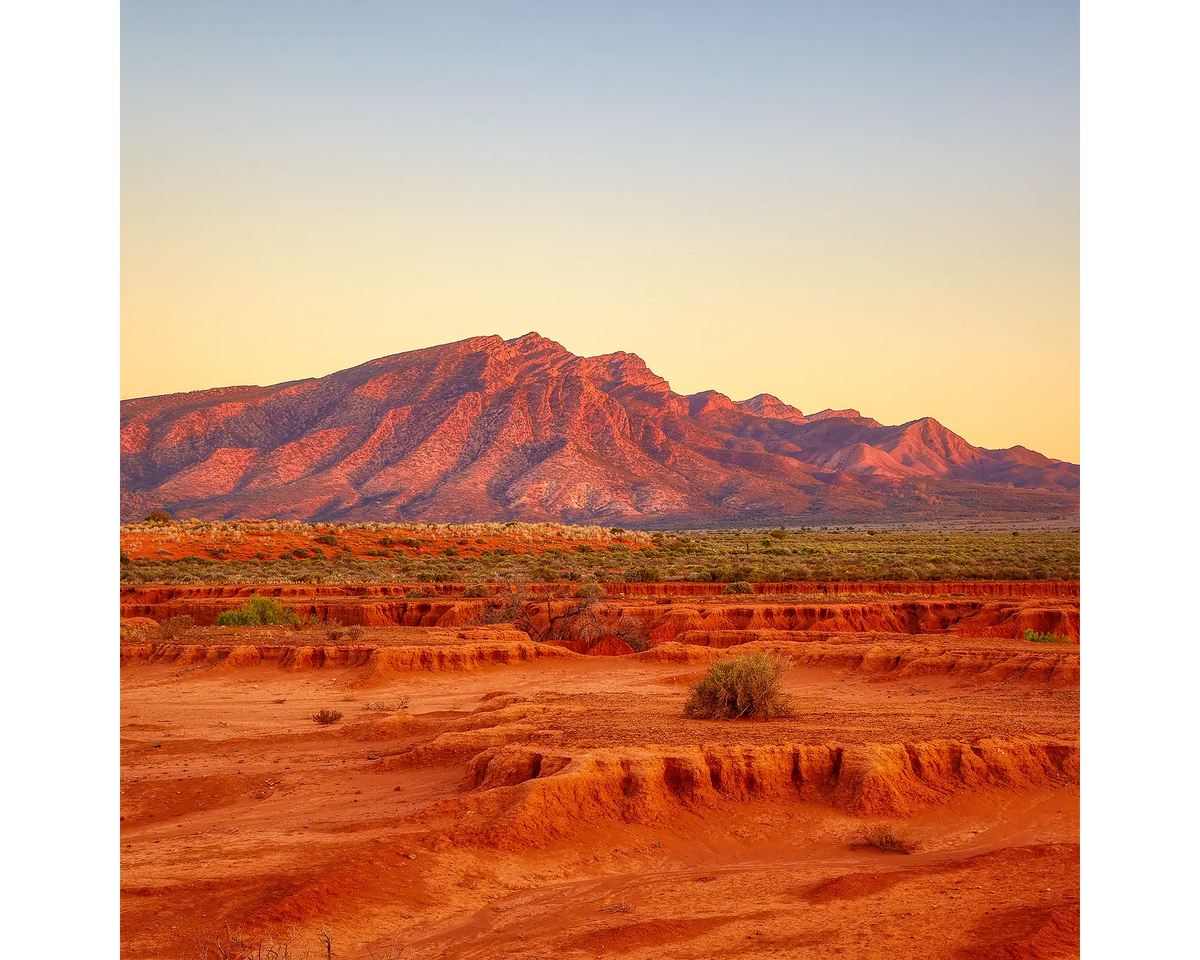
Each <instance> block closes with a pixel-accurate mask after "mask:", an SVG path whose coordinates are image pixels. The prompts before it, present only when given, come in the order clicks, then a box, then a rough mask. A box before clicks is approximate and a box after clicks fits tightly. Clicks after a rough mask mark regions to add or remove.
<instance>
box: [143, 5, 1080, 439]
mask: <svg viewBox="0 0 1200 960" xmlns="http://www.w3.org/2000/svg"><path fill="white" fill-rule="evenodd" d="M146 9H152V8H146ZM146 9H143V10H140V11H139V10H138V9H136V7H135V8H134V9H133V10H132V11H131V16H133V17H135V18H136V15H138V14H145V13H146ZM278 9H279V10H280V11H283V12H286V10H287V8H286V6H284V7H280V8H278ZM731 9H732V8H731ZM731 15H732V14H731ZM129 20H130V16H126V17H124V18H123V29H126V30H133V29H134V28H135V26H136V24H131V25H127V21H129ZM1076 26H1077V25H1076ZM156 29H157V30H158V31H159V33H160V34H161V33H162V32H163V31H164V30H165V28H164V27H162V25H161V24H159V25H158V26H157V27H156ZM146 32H147V34H148V35H149V34H153V33H154V31H152V30H150V28H149V27H147V28H146ZM180 36H183V34H180ZM189 42H190V41H189ZM306 42H315V41H312V40H311V38H309V40H308V41H306ZM714 42H717V41H714ZM126 46H127V47H128V48H129V49H130V50H131V51H133V52H132V53H131V54H129V53H127V54H126V57H127V58H128V57H130V56H132V57H133V58H134V60H135V65H136V66H137V68H138V69H137V71H136V72H137V76H135V77H132V78H129V79H127V80H126V82H125V92H124V93H123V96H124V97H125V98H126V99H127V100H130V101H132V104H131V106H130V107H129V108H128V110H127V113H128V116H129V120H128V121H127V122H126V124H125V127H126V128H127V129H125V130H124V131H123V137H124V144H123V158H122V163H123V167H122V196H121V203H122V329H121V395H122V398H130V397H138V396H148V395H154V394H161V393H172V392H181V391H187V390H196V389H205V388H209V387H219V386H228V385H233V384H243V383H257V384H269V383H276V382H282V381H286V380H295V379H300V378H304V377H314V376H323V375H325V374H328V373H332V372H334V371H335V370H339V369H343V368H345V367H349V366H354V365H356V364H359V363H363V362H365V361H367V360H371V359H374V358H376V357H379V356H384V355H387V354H391V353H399V352H402V351H405V350H412V349H417V348H420V347H425V346H431V345H433V344H437V343H445V342H448V341H452V340H460V339H463V338H465V337H471V336H480V335H487V334H493V333H498V334H500V335H502V336H504V337H506V338H511V337H515V336H520V335H521V334H524V333H527V332H529V331H531V330H536V331H538V332H539V333H541V334H542V335H543V336H546V337H549V338H551V339H553V340H557V341H558V342H560V343H561V344H562V345H563V346H564V347H566V348H567V349H568V350H571V351H572V352H574V353H577V354H581V355H594V354H598V353H608V352H612V351H616V350H625V351H628V352H631V353H636V354H638V355H639V356H640V357H642V358H643V359H644V360H645V361H646V363H647V364H648V365H649V366H650V368H651V369H652V370H654V371H655V372H656V373H658V374H659V375H661V376H663V377H665V378H666V379H667V380H668V381H670V383H671V386H672V387H673V388H674V389H675V390H676V391H678V392H680V393H694V392H696V391H699V390H705V389H714V390H719V391H720V392H722V393H724V394H727V395H728V396H730V397H732V398H733V399H735V400H743V399H745V398H747V397H749V396H752V395H754V394H756V393H762V392H766V393H772V394H775V395H776V396H778V397H780V398H781V399H782V400H784V401H786V402H788V403H791V404H794V405H795V406H797V407H799V408H800V409H802V410H804V411H805V412H814V411H816V410H818V409H821V408H825V407H856V408H858V409H859V410H861V411H862V412H863V413H864V414H865V415H868V416H872V417H874V418H876V419H877V420H880V421H881V422H883V423H889V424H891V423H901V422H905V421H908V420H912V419H916V418H918V417H922V416H932V417H934V418H936V419H937V420H939V421H941V422H942V423H944V424H945V425H946V426H947V427H949V428H950V429H951V430H954V431H955V432H956V433H959V434H960V435H962V436H963V437H964V438H965V439H966V440H968V441H969V442H971V443H974V444H977V445H980V446H985V447H993V448H995V447H1006V446H1012V445H1014V444H1023V445H1025V446H1027V447H1030V448H1032V449H1035V450H1038V451H1040V452H1041V453H1044V454H1046V455H1047V456H1051V457H1057V458H1060V459H1064V460H1071V461H1074V462H1078V458H1079V323H1078V320H1079V290H1078V282H1079V275H1078V270H1079V253H1078V218H1079V210H1078V199H1077V198H1078V194H1077V176H1078V170H1077V160H1078V157H1077V153H1075V154H1071V152H1070V150H1069V149H1066V148H1064V149H1063V150H1060V151H1059V152H1058V153H1055V154H1054V155H1053V156H1052V157H1051V158H1050V160H1047V161H1046V162H1045V164H1044V165H1043V164H1042V162H1041V160H1040V159H1039V158H1040V157H1041V156H1042V152H1044V151H1046V150H1047V149H1048V148H1047V147H1046V143H1045V142H1043V141H1052V142H1053V143H1054V144H1057V143H1058V141H1059V139H1060V138H1059V133H1058V132H1057V131H1054V130H1051V131H1050V132H1046V131H1045V130H1042V129H1041V128H1040V127H1039V129H1038V130H1037V131H1035V132H1034V133H1033V134H1031V135H1030V136H1028V137H1026V138H1025V139H1026V140H1027V141H1028V143H1026V144H1025V145H1024V146H1021V143H1022V141H1020V139H1019V138H1017V141H1015V143H1016V145H1014V142H1010V138H1011V137H1012V136H1013V134H1012V133H1011V131H1012V129H1014V127H1015V126H1019V125H1018V124H1016V121H1014V120H1013V119H1012V117H1010V116H1007V115H1004V111H1003V110H1001V109H1000V108H996V110H995V111H994V112H995V114H996V116H997V118H998V119H997V120H996V121H995V122H996V130H994V131H993V130H984V129H982V128H981V129H980V130H970V129H965V128H963V127H955V128H953V129H952V130H950V131H949V132H948V133H947V134H946V136H945V139H944V142H940V141H939V142H926V141H925V140H921V139H919V138H914V137H912V136H910V135H909V134H908V133H906V132H905V131H903V130H899V128H897V131H898V132H897V131H893V132H892V133H891V134H890V135H891V136H892V140H890V141H889V140H888V134H887V133H886V132H885V134H884V135H882V136H883V139H882V140H879V141H876V140H873V139H872V137H873V136H875V134H874V133H873V132H872V131H870V130H867V131H866V132H863V131H859V130H852V131H850V132H845V131H843V132H842V133H841V134H840V137H841V139H840V140H837V144H838V150H840V153H838V152H837V151H834V154H831V155H830V156H821V155H819V154H820V153H821V151H820V150H816V151H814V150H812V149H810V148H809V147H808V146H806V141H805V139H804V137H803V136H802V135H801V134H798V133H795V134H788V135H787V137H784V138H783V140H782V141H781V140H780V137H783V134H780V133H777V132H776V131H773V130H770V129H767V128H766V127H764V128H763V129H764V130H766V132H764V133H762V138H763V140H764V144H763V147H762V149H761V151H759V152H757V153H756V152H755V151H754V149H752V147H753V141H752V140H751V139H750V138H749V137H747V136H745V135H743V136H742V138H741V139H740V140H734V141H733V142H732V143H731V142H726V140H724V139H722V138H720V137H716V136H712V135H710V134H709V133H708V132H707V131H706V130H691V129H688V130H683V131H682V132H680V133H679V134H678V136H676V137H675V138H674V139H671V138H664V137H658V138H657V139H656V138H655V136H654V134H653V124H652V123H651V122H650V121H651V120H653V117H650V116H641V117H639V116H634V117H633V118H632V119H628V120H626V119H622V120H620V121H615V120H612V118H611V117H609V118H608V121H609V126H607V127H604V126H601V127H600V129H599V131H598V132H596V131H593V130H592V129H591V128H589V127H588V126H587V124H586V123H583V122H582V121H580V123H579V125H578V126H572V125H571V124H570V122H569V120H563V121H562V124H563V125H564V129H565V132H562V131H560V133H559V136H558V138H557V139H553V138H552V139H550V140H549V141H546V140H541V141H536V146H530V145H529V144H528V143H527V142H526V140H524V139H522V136H521V130H520V129H518V130H517V131H516V132H513V131H512V130H510V129H508V128H505V130H504V131H502V133H503V135H501V133H497V132H496V131H495V130H493V129H492V128H489V127H487V126H478V125H477V126H474V127H470V128H469V129H466V130H457V129H456V130H452V131H450V132H447V130H448V129H449V128H450V127H451V126H453V124H452V122H451V121H452V119H453V118H454V117H455V116H456V115H455V114H453V113H452V112H450V106H448V105H447V104H441V106H440V108H441V109H442V110H443V113H442V114H438V115H436V117H438V118H440V119H438V121H437V123H442V124H444V125H445V126H446V127H447V130H442V129H441V128H440V127H438V126H437V123H435V122H434V120H430V119H429V118H428V117H426V118H424V125H423V126H420V127H419V129H421V130H424V131H426V132H427V141H428V142H424V149H423V150H417V149H415V148H413V149H410V148H409V147H410V145H409V144H408V143H407V141H406V140H405V136H406V135H407V131H409V130H410V129H416V126H415V125H416V121H415V120H412V118H411V117H410V118H408V121H407V122H408V125H407V126H406V125H405V124H404V123H401V121H400V120H395V119H394V118H386V117H385V119H387V121H388V122H387V123H386V124H384V125H383V127H379V126H376V125H373V123H371V122H368V121H370V120H372V118H373V116H374V114H372V112H371V110H368V109H367V108H366V107H362V105H361V102H360V101H357V100H354V99H353V98H348V99H346V100H344V101H340V103H341V104H342V106H346V105H347V104H348V105H349V106H348V107H347V108H346V109H345V110H343V111H342V112H340V113H339V112H336V111H331V109H330V104H328V103H325V104H323V105H322V104H321V103H320V102H319V100H320V97H319V95H318V94H314V93H312V92H311V91H310V96H311V98H312V99H313V100H314V101H317V102H316V103H315V105H312V106H311V113H304V114H300V113H298V114H297V117H296V118H292V119H289V118H287V117H284V119H275V118H274V117H273V116H272V114H271V113H270V109H269V106H270V104H271V103H272V100H271V98H272V97H273V96H275V95H276V94H275V93H274V92H272V91H273V90H274V88H272V87H271V85H270V83H269V82H268V80H262V81H261V83H262V88H261V90H259V88H258V87H255V88H254V89H255V90H259V92H260V99H261V100H262V102H264V103H266V104H268V108H267V109H266V112H264V113H263V114H262V115H261V116H262V119H261V123H260V124H259V125H257V126H253V127H246V128H242V127H239V126H237V124H235V123H233V122H232V121H229V122H224V121H222V124H223V125H222V124H218V123H216V122H215V121H213V123H212V125H211V126H207V125H206V124H205V123H204V122H202V120H203V119H204V118H205V117H208V116H209V114H208V113H206V109H207V106H206V105H211V104H210V101H211V102H213V103H221V104H223V103H225V102H226V99H228V98H230V97H232V94H230V93H229V91H225V92H224V93H222V94H221V96H217V95H215V94H212V95H209V94H208V93H205V95H204V96H205V97H208V99H207V100H206V99H204V97H200V95H199V94H196V93H195V89H197V88H200V89H205V90H206V89H207V88H204V87H203V83H204V82H205V76H206V75H205V74H203V72H200V71H198V68H195V69H196V70H197V71H198V72H197V74H196V76H194V77H192V79H191V81H189V82H190V83H191V84H192V85H191V86H187V85H185V86H184V87H182V88H180V89H167V90H165V91H164V90H160V89H158V88H154V90H153V94H151V93H147V92H145V91H147V90H150V89H151V87H150V85H149V81H148V80H146V79H145V77H152V76H154V75H155V74H154V70H153V69H151V66H153V65H150V66H147V65H146V64H144V63H142V62H141V61H139V60H137V43H136V42H133V41H130V42H129V43H127V45H126ZM162 55H163V56H166V54H165V53H164V54H162ZM130 69H131V70H132V68H130ZM306 69H310V68H306ZM311 69H315V68H311ZM339 69H347V67H346V64H344V63H341V64H339ZM477 69H478V71H479V76H478V77H477V78H476V79H477V81H478V82H479V83H480V84H485V83H486V81H487V79H488V72H487V69H486V68H485V67H483V66H480V67H478V68H477ZM1074 69H1075V70H1076V72H1077V63H1076V65H1075V67H1074ZM180 72H186V64H185V65H184V66H183V67H180ZM997 76H998V77H1001V78H1003V73H1002V71H998V72H997ZM139 78H141V79H140V80H139ZM139 82H140V83H141V84H142V85H143V86H142V87H139V85H138V84H139ZM217 82H218V81H217V80H215V79H214V80H213V83H214V84H216V83H217ZM180 83H182V81H180ZM995 83H996V84H1000V80H996V81H995ZM997 89H1003V87H1002V86H997ZM263 90H265V91H266V92H262V91H263ZM1037 92H1038V91H1036V90H1035V91H1028V90H1026V91H1024V92H1023V94H1022V96H1023V97H1025V96H1028V97H1033V95H1034V94H1036V93H1037ZM1076 93H1077V88H1076ZM954 95H957V92H956V91H950V92H947V93H944V94H938V95H937V96H940V97H942V99H946V98H949V97H952V96H954ZM280 96H282V95H280ZM447 96H448V95H447ZM681 96H683V95H682V94H678V93H677V92H676V93H675V94H674V99H673V101H672V102H673V103H675V104H676V105H678V103H679V102H681V101H680V97H681ZM997 96H999V95H997ZM155 98H158V99H155ZM189 98H191V99H189ZM196 98H199V99H198V100H197V99H196ZM234 99H235V100H236V98H234ZM585 99H586V98H585ZM684 99H686V98H684ZM935 99H936V97H935ZM194 102H197V103H200V106H195V105H194ZM230 102H234V100H230ZM237 102H240V101H237ZM389 102H390V101H389ZM629 102H636V101H635V100H633V99H631V100H630V101H629ZM189 104H193V106H191V107H190V108H189V107H188V105H189ZM355 105H358V106H359V107H361V112H362V113H365V114H370V115H369V116H362V115H355V114H354V111H353V109H352V108H353V107H354V106H355ZM590 105H591V107H592V108H593V114H594V112H595V110H597V109H599V106H598V104H597V103H596V102H592V103H591V104H590ZM541 106H542V107H543V108H544V109H545V110H547V111H551V112H553V109H556V108H557V107H558V106H561V105H559V104H552V103H548V104H542V105H541ZM969 106H970V105H969V104H963V105H961V107H960V106H959V105H954V111H956V113H955V116H956V117H960V119H961V118H968V119H969V118H970V116H971V114H970V112H969V109H968V108H969ZM176 107H178V108H179V109H178V111H177V112H179V113H182V114H183V119H180V118H179V117H176V116H175V115H174V112H172V111H174V110H175V108H176ZM168 108H170V109H168ZM306 109H307V107H306ZM381 109H382V108H380V107H379V104H378V103H373V104H372V110H381ZM511 109H515V108H511ZM564 109H565V108H564ZM780 109H782V107H781V108H780ZM945 109H946V110H950V107H945ZM347 110H348V111H349V112H348V113H347ZM283 112H284V113H285V114H286V113H287V111H286V110H285V111H283ZM383 113H386V111H384V112H383ZM383 113H380V114H379V115H380V116H383ZM584 113H586V111H584ZM867 113H869V111H867ZM214 115H215V114H214ZM485 115H486V111H481V112H480V114H479V115H478V116H477V117H476V119H479V117H483V116H485ZM563 116H569V114H566V113H564V114H563ZM914 116H917V114H916V113H914ZM347 117H348V118H347ZM329 118H334V119H329ZM517 119H525V120H528V119H529V118H528V117H523V116H521V117H517ZM592 119H593V120H594V116H593V118H592ZM1043 119H1044V118H1043ZM759 120H760V121H762V122H764V123H765V120H763V118H759ZM481 122H482V121H481ZM714 122H715V121H714ZM738 122H741V120H740V118H739V121H738ZM745 122H746V123H749V121H745ZM756 122H757V121H756ZM914 122H915V121H914ZM966 122H967V120H966V119H962V123H966ZM1039 122H1041V121H1040V120H1039ZM1075 122H1076V128H1075V130H1074V132H1072V131H1070V130H1068V131H1066V132H1065V134H1064V135H1065V137H1066V140H1067V141H1070V137H1071V136H1072V135H1074V136H1076V137H1077V118H1076V120H1075ZM614 124H615V126H614ZM1042 125H1043V126H1045V124H1042ZM1035 126H1037V124H1035ZM435 128H436V129H435ZM556 129H557V128H556ZM381 130H382V132H381ZM429 130H434V133H428V131H429ZM397 131H399V132H397ZM835 133H836V132H835ZM435 134H436V135H435ZM834 135H835V134H831V136H834ZM437 136H442V137H444V138H446V139H445V140H444V141H440V140H437ZM537 136H545V135H542V134H538V135H537ZM529 137H530V138H531V141H534V140H536V137H535V135H534V134H532V133H531V134H529ZM589 137H591V138H592V139H593V140H594V141H596V142H590V141H589V140H588V138H589ZM889 143H890V144H891V146H892V148H893V149H892V151H891V152H890V153H889V152H888V151H887V150H886V149H883V148H884V147H887V146H888V144H889ZM748 144H750V145H749V146H748ZM781 144H782V145H781ZM881 144H882V146H881ZM997 145H1000V149H999V152H997V151H996V150H993V149H992V148H993V147H997ZM1069 146H1070V144H1069V142H1068V147H1069ZM485 147H487V148H488V149H485ZM784 147H786V148H787V149H786V150H785V149H784ZM1076 147H1077V144H1076ZM1018 148H1019V149H1018ZM1004 150H1008V151H1009V152H1010V153H1012V154H1014V155H1015V157H1016V158H1015V159H1014V160H1013V161H1012V163H1011V165H1010V166H1008V167H1006V166H1005V165H1004V163H1002V162H1001V161H1003V160H1004V159H1005V157H1007V156H1008V155H1007V154H1005V153H1004ZM789 151H790V152H789ZM846 157H857V158H859V161H860V162H859V163H858V164H857V165H856V164H854V163H846V162H844V159H845V158H846ZM997 158H999V159H997ZM962 171H966V172H965V173H963V172H962Z"/></svg>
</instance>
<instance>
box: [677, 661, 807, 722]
mask: <svg viewBox="0 0 1200 960" xmlns="http://www.w3.org/2000/svg"><path fill="white" fill-rule="evenodd" d="M790 662H791V661H790V660H787V659H786V658H784V657H777V656H775V654H773V653H768V652H766V651H759V652H757V653H746V654H742V655H740V656H736V657H731V658H729V659H728V660H721V661H719V662H718V663H716V664H714V665H713V667H712V669H711V670H709V671H708V673H706V674H705V675H704V676H703V677H701V678H700V680H699V681H697V682H696V683H694V684H692V685H691V686H690V687H689V688H688V698H687V702H686V703H685V704H684V707H683V714H684V716H686V717H692V718H694V719H702V720H714V719H717V720H719V719H734V718H738V717H762V718H763V719H770V718H771V717H781V716H786V715H788V714H790V713H791V698H790V697H788V696H787V694H785V693H784V692H783V689H782V686H781V681H782V679H783V673H784V671H785V670H786V669H787V668H788V664H789V663H790Z"/></svg>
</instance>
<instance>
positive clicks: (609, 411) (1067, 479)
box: [121, 333, 1079, 527]
mask: <svg viewBox="0 0 1200 960" xmlns="http://www.w3.org/2000/svg"><path fill="white" fill-rule="evenodd" d="M154 509H166V510H168V511H170V512H171V514H172V515H174V516H183V517H199V518H205V519H233V518H237V519H255V518H257V519H263V518H267V517H275V518H278V519H297V520H325V521H348V522H353V521H362V520H379V521H425V522H435V521H436V522H463V521H470V520H553V521H559V522H565V523H603V524H610V523H615V524H623V525H626V526H640V527H688V526H691V527H700V526H730V525H741V524H761V523H762V522H764V521H770V522H775V521H778V522H788V521H791V522H795V523H819V522H830V521H834V522H837V521H841V522H887V521H909V520H928V519H945V518H952V517H978V516H986V517H989V518H996V517H1012V518H1018V517H1048V516H1060V515H1071V514H1077V513H1078V510H1079V466H1078V465H1077V464H1072V463H1066V462H1064V461H1061V460H1053V459H1050V458H1049V457H1044V456H1042V455H1041V454H1039V453H1035V452H1034V451H1032V450H1028V449H1026V448H1025V447H1020V446H1017V447H1010V448H1008V449H1006V450H988V449H984V448H982V447H976V446H974V445H972V444H970V443H968V442H967V441H966V440H964V439H963V438H962V437H960V436H958V435H957V434H955V433H953V432H951V431H950V430H948V429H946V428H945V427H944V426H942V425H941V424H940V423H938V421H936V420H934V419H932V418H929V417H926V418H923V419H920V420H914V421H912V422H910V423H904V424H900V425H899V426H885V425H884V424H881V423H879V422H878V421H876V420H873V419H871V418H870V417H864V416H862V415H861V414H860V413H859V412H858V411H857V410H822V411H821V412H819V413H814V414H804V413H802V412H801V411H800V410H798V409H797V408H796V407H793V406H791V405H789V404H787V403H785V402H783V401H782V400H780V399H778V398H777V397H773V396H771V395H770V394H765V393H764V394H759V395H758V396H755V397H751V398H750V399H749V400H743V401H740V402H739V401H734V400H731V399H730V398H729V397H727V396H725V395H723V394H721V393H718V392H716V391H715V390H706V391H704V392H701V393H695V394H691V395H682V394H678V393H675V392H674V391H673V390H672V389H671V387H670V384H668V383H667V381H666V380H664V379H663V378H662V377H660V376H658V375H657V374H655V373H654V372H653V371H651V370H650V369H649V368H648V367H647V366H646V364H645V363H644V362H642V360H641V359H640V358H639V357H638V356H637V355H636V354H632V353H623V352H618V353H611V354H606V355H604V356H598V357H580V356H576V355H574V354H572V353H570V352H569V351H568V350H566V349H564V348H563V347H562V346H561V345H559V344H558V343H555V342H554V341H552V340H548V339H546V338H545V337H542V336H540V335H539V334H537V333H529V334H526V335H525V336H523V337H518V338H516V339H513V340H504V339H503V338H501V337H499V336H488V337H473V338H471V339H468V340H461V341H458V342H456V343H448V344H443V345H441V346H435V347H428V348H426V349H422V350H413V351H409V352H407V353H399V354H395V355H393V356H388V357H383V358H381V359H378V360H372V361H370V362H369V363H364V364H362V365H360V366H357V367H352V368H350V369H348V370H341V371H339V372H337V373H332V374H330V375H328V376H325V377H319V378H314V379H307V380H297V381H293V382H289V383H280V384H275V385H273V386H267V387H258V386H236V387H220V388H217V389H212V390H202V391H196V392H192V393H176V394H169V395H166V396H158V397H145V398H141V399H135V400H123V401H122V402H121V516H122V520H123V521H126V522H128V521H133V520H140V519H141V518H142V517H143V516H145V515H146V514H147V513H148V512H149V511H151V510H154Z"/></svg>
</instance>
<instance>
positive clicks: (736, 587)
mask: <svg viewBox="0 0 1200 960" xmlns="http://www.w3.org/2000/svg"><path fill="white" fill-rule="evenodd" d="M721 592H722V593H753V592H754V587H753V586H751V585H750V584H749V583H747V582H746V581H745V580H734V581H733V583H730V584H727V585H726V587H725V589H724V590H722V591H721Z"/></svg>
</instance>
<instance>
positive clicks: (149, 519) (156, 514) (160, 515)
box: [142, 510, 171, 523]
mask: <svg viewBox="0 0 1200 960" xmlns="http://www.w3.org/2000/svg"><path fill="white" fill-rule="evenodd" d="M170 522H171V515H170V514H169V513H167V511H166V510H151V511H150V513H149V514H147V515H146V519H145V520H143V521H142V523H170Z"/></svg>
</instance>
